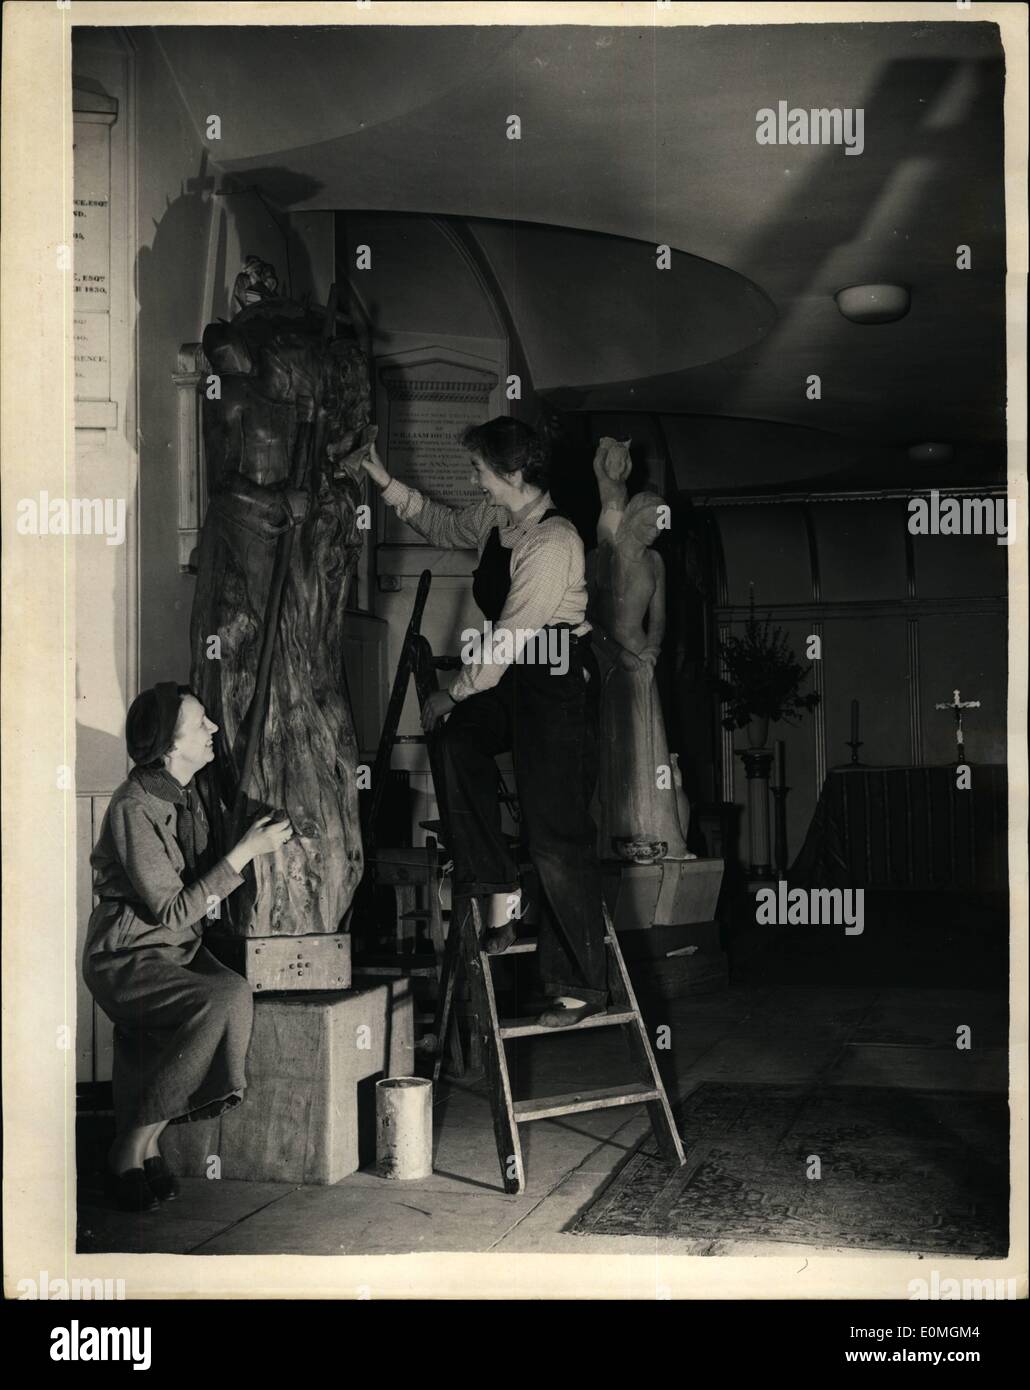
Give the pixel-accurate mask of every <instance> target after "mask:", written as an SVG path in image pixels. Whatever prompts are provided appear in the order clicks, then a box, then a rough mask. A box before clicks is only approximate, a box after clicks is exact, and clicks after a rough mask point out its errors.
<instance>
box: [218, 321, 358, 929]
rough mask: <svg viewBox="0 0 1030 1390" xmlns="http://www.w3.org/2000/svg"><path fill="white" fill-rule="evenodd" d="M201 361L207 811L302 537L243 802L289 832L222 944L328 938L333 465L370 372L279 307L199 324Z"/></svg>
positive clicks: (351, 830) (250, 885) (345, 858)
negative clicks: (212, 735)
mask: <svg viewBox="0 0 1030 1390" xmlns="http://www.w3.org/2000/svg"><path fill="white" fill-rule="evenodd" d="M204 350H205V354H206V356H207V358H208V361H209V363H210V365H211V370H212V372H213V373H214V374H215V375H217V377H218V380H219V389H220V398H217V399H207V398H205V401H204V440H205V450H206V457H207V466H208V484H209V494H210V495H209V502H208V509H207V514H206V516H205V520H204V525H203V529H202V532H201V540H200V545H199V548H198V572H197V588H196V593H195V597H194V604H193V613H192V621H191V645H192V670H191V683H192V686H193V689H194V690H195V691H196V693H197V695H198V696H199V698H200V699H201V701H202V703H203V704H204V706H205V708H206V709H207V710H208V711H209V712H210V714H211V718H212V719H213V720H214V722H215V723H216V724H218V725H219V726H220V730H221V732H220V735H219V739H218V756H217V761H216V764H215V776H216V786H215V788H214V789H213V790H214V792H215V795H211V794H210V793H209V795H208V798H207V799H208V803H209V809H213V807H214V804H215V803H216V802H217V800H219V799H220V800H221V801H222V802H223V803H224V804H225V805H227V806H228V805H231V804H232V801H233V798H234V795H235V790H236V779H237V777H238V774H239V770H240V768H241V766H242V763H243V750H244V747H245V744H246V736H247V726H246V720H247V714H248V711H249V710H250V707H251V700H252V696H253V694H254V689H255V677H256V673H257V668H258V661H259V654H260V651H261V645H262V636H263V633H264V631H265V627H266V624H267V622H268V611H269V605H268V596H269V589H270V581H271V578H272V574H273V570H274V567H275V560H276V551H277V545H278V543H279V541H280V538H281V537H282V535H283V534H284V532H285V531H286V530H288V529H289V528H290V527H294V528H296V534H295V537H294V542H293V546H292V551H291V554H290V562H289V568H288V570H287V572H286V578H285V582H284V586H283V591H282V603H281V609H280V611H279V616H278V624H277V626H276V636H275V645H274V647H273V650H272V661H271V674H270V685H269V690H268V698H267V709H266V710H265V711H264V712H263V717H262V718H261V723H260V736H259V738H258V742H257V752H256V757H255V761H254V768H253V774H252V777H251V779H250V782H249V783H248V787H247V809H248V810H250V811H255V810H260V809H263V808H268V807H272V808H276V809H279V810H283V811H285V812H286V813H287V814H288V816H289V817H290V820H291V821H292V823H293V826H294V829H295V832H296V833H295V835H294V837H293V839H292V840H291V841H290V842H289V843H288V844H286V845H283V846H282V848H281V849H279V850H277V851H276V852H275V853H274V854H271V855H268V856H266V857H265V858H264V859H261V860H258V861H255V863H254V865H253V866H252V872H251V871H250V870H248V873H247V875H245V879H246V882H245V885H244V887H242V888H240V890H239V891H238V893H237V894H236V897H235V899H234V908H235V911H234V921H233V928H234V930H235V931H236V932H237V933H239V934H242V935H246V936H275V935H306V934H313V933H318V932H335V931H337V930H339V928H340V926H341V923H342V922H343V920H344V918H345V916H346V914H347V912H348V910H349V908H350V905H351V901H352V898H353V894H354V892H355V890H356V888H357V885H358V883H359V881H360V879H361V876H362V871H363V857H362V849H361V832H360V826H359V821H358V797H357V763H358V750H357V742H356V738H355V734H354V728H353V723H352V717H351V711H350V706H349V701H348V697H347V692H346V678H345V673H344V669H343V618H344V611H345V607H346V596H347V585H348V583H349V581H350V578H351V575H352V574H353V571H354V568H355V565H356V562H357V557H358V554H359V552H360V549H361V543H362V537H361V533H360V532H359V531H358V530H357V528H356V524H355V519H356V511H357V507H358V505H359V504H360V502H361V486H360V483H359V482H358V481H357V479H356V478H355V476H354V472H353V470H349V469H346V468H343V469H340V468H337V467H335V466H334V464H333V459H334V458H336V457H339V456H340V455H341V454H347V453H349V451H350V448H351V445H352V443H353V441H354V440H355V438H356V437H357V436H358V434H359V433H360V431H361V429H362V428H363V427H364V426H365V424H366V423H367V421H368V418H369V382H368V370H367V363H366V359H365V357H364V354H363V352H362V351H361V348H360V347H359V345H358V344H357V342H356V341H355V340H354V339H353V337H350V338H343V339H337V340H327V339H326V338H325V336H324V334H323V325H322V319H321V317H320V316H319V315H318V314H317V313H315V312H313V311H311V310H308V309H305V308H304V307H303V306H301V305H298V304H294V303H292V302H290V301H287V300H270V299H264V300H261V301H260V302H259V303H255V304H252V305H251V306H250V307H249V308H248V309H245V310H244V311H243V312H242V313H240V314H237V315H236V317H235V318H234V319H233V321H232V322H231V323H229V324H226V323H219V324H212V325H209V327H208V329H207V330H206V332H205V334H204ZM298 465H302V466H300V467H298ZM298 476H300V477H302V478H303V485H302V486H300V487H298V486H297V479H298Z"/></svg>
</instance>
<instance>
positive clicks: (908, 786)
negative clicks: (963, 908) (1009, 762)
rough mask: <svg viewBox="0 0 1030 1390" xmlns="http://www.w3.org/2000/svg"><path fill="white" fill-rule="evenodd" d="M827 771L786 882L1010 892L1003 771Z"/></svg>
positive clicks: (982, 767)
mask: <svg viewBox="0 0 1030 1390" xmlns="http://www.w3.org/2000/svg"><path fill="white" fill-rule="evenodd" d="M968 766H969V786H968V788H962V787H960V786H959V785H958V782H959V778H958V776H957V769H956V767H954V766H947V765H944V766H941V765H939V766H936V767H863V766H843V767H835V768H831V769H830V772H829V774H828V775H827V778H826V781H825V783H824V784H823V789H822V792H821V794H820V796H819V801H818V803H817V805H816V808H815V813H814V815H813V817H812V823H811V825H810V826H809V830H808V834H807V836H806V837H805V842H804V844H803V845H802V848H801V851H800V853H799V854H798V856H797V858H796V859H795V861H794V863H793V865H792V866H791V869H790V872H789V875H788V877H789V881H790V883H791V884H792V885H796V886H799V887H819V888H869V889H887V890H895V891H896V890H905V889H923V890H934V891H965V892H973V891H975V892H982V893H989V892H1004V891H1005V888H1006V886H1007V882H1008V845H1007V801H1006V798H1007V786H1008V769H1007V767H1006V766H1005V765H1004V764H998V763H975V764H970V765H968Z"/></svg>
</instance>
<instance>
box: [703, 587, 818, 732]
mask: <svg viewBox="0 0 1030 1390" xmlns="http://www.w3.org/2000/svg"><path fill="white" fill-rule="evenodd" d="M722 659H723V663H724V666H725V670H726V678H725V679H723V678H721V677H720V679H719V680H718V681H717V682H716V689H717V690H718V693H719V696H720V698H721V699H722V700H723V701H724V703H725V704H726V706H727V710H726V716H725V718H724V719H723V721H722V723H723V728H725V729H743V728H744V727H745V726H746V725H747V724H749V723H750V722H751V720H752V719H755V718H757V719H771V720H773V721H776V720H779V719H782V720H785V721H786V722H787V723H788V724H795V723H797V722H798V718H799V717H800V715H802V714H804V713H805V712H806V711H810V710H813V709H814V708H815V707H816V705H817V704H818V703H819V694H818V692H817V691H815V690H810V691H808V692H806V693H805V694H801V686H802V685H803V684H804V682H805V680H806V679H807V678H808V676H809V675H810V674H811V671H812V667H811V666H810V665H809V666H804V665H802V663H801V662H800V661H799V660H798V659H797V657H796V656H795V655H794V652H793V650H792V648H791V646H790V644H789V643H788V641H787V636H786V633H785V632H784V631H783V629H782V628H780V627H770V625H769V619H768V618H766V619H765V620H764V621H761V622H760V621H759V620H758V618H757V617H756V616H755V598H754V593H753V592H752V595H751V612H750V615H749V617H748V620H747V622H746V623H745V625H744V633H743V636H737V635H731V636H729V637H727V638H726V640H725V641H724V642H723V644H722Z"/></svg>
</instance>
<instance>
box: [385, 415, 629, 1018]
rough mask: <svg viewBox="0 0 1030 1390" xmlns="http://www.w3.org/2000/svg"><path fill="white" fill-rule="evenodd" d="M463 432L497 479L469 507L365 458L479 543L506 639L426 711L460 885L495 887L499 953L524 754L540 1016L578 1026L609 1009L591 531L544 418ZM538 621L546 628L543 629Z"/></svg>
mask: <svg viewBox="0 0 1030 1390" xmlns="http://www.w3.org/2000/svg"><path fill="white" fill-rule="evenodd" d="M462 445H463V447H464V448H465V449H467V450H468V452H469V455H470V466H471V470H472V479H473V482H474V484H475V485H476V486H477V487H479V488H480V489H481V491H482V492H483V500H482V501H481V502H478V503H473V504H472V505H471V506H468V507H464V508H452V507H448V506H444V505H443V504H442V503H439V502H434V501H432V500H430V499H429V498H428V497H424V496H423V495H422V494H421V493H419V492H417V491H415V489H414V488H411V487H408V486H406V485H405V484H404V483H401V482H400V481H398V480H397V479H395V478H391V477H390V475H389V473H388V472H387V470H386V469H385V467H384V466H383V463H382V461H381V459H380V458H379V455H378V453H377V452H376V449H375V445H374V444H373V445H371V446H370V448H369V452H368V454H367V455H366V457H365V458H364V459H363V464H364V467H365V469H366V470H367V472H368V474H369V476H370V477H371V478H372V480H373V481H374V482H375V483H376V484H377V485H378V486H379V487H381V488H382V489H383V500H384V501H385V502H387V503H388V504H389V505H390V506H391V507H393V509H394V510H395V512H396V513H397V515H398V516H399V517H400V518H401V520H403V521H405V522H406V523H407V524H408V525H409V526H411V527H413V528H414V529H415V530H416V531H417V532H419V534H420V535H422V536H425V538H426V539H427V540H428V541H429V542H430V543H431V544H432V545H435V546H440V547H448V548H468V549H472V548H474V549H475V550H476V551H477V553H478V555H479V564H478V567H477V569H476V571H475V575H474V580H473V590H472V591H473V595H474V597H475V600H476V602H477V604H478V605H479V608H480V610H481V611H482V613H483V616H484V618H486V619H489V620H490V622H491V623H492V625H493V628H492V646H491V648H490V650H489V651H488V652H487V651H484V652H483V653H482V654H483V655H486V656H489V657H491V658H492V659H488V660H469V661H466V663H465V667H464V669H463V670H462V672H461V674H460V675H459V676H458V678H457V679H456V680H455V682H454V684H453V685H452V686H451V688H450V689H449V690H440V691H437V692H436V693H435V694H433V695H431V696H430V697H429V698H428V699H427V700H426V702H425V705H424V707H423V710H422V720H423V725H424V727H425V729H426V731H427V732H431V731H433V730H434V729H436V728H437V727H438V725H440V723H441V721H444V723H443V728H442V730H441V737H440V744H441V757H442V763H443V767H444V780H445V786H444V787H443V789H442V792H443V796H444V799H445V801H446V808H447V818H448V821H449V824H450V829H451V836H452V844H451V845H450V846H449V848H450V851H451V854H452V857H453V859H454V891H455V894H456V895H461V896H466V895H467V896H470V897H471V896H477V897H479V898H481V899H484V900H485V904H486V916H485V919H484V920H485V931H486V939H485V942H484V946H485V949H486V950H488V951H491V952H500V951H504V950H507V948H508V947H509V946H510V945H511V944H512V943H513V942H514V940H515V921H516V920H517V918H518V916H519V912H520V905H519V898H520V888H519V882H518V870H517V865H516V863H515V860H514V858H513V856H512V853H511V850H510V849H509V847H508V844H507V841H506V840H505V837H504V835H503V833H502V830H501V812H500V807H499V805H498V800H497V765H496V762H495V761H494V759H495V758H496V756H497V755H498V754H499V753H502V752H507V751H509V750H510V751H511V753H512V759H513V763H514V768H515V781H516V788H517V793H518V798H519V803H520V806H521V814H522V825H523V828H524V830H525V833H526V838H527V842H528V850H529V855H530V858H531V860H532V862H533V865H534V867H535V869H536V871H537V874H538V875H539V878H540V884H541V887H542V889H543V892H544V893H545V894H546V897H547V900H548V902H549V904H550V907H551V917H545V918H543V919H542V920H541V926H540V936H539V941H538V947H537V961H538V967H539V971H540V978H541V984H542V986H543V992H544V995H545V996H546V1000H547V1002H546V1006H545V1008H544V1009H543V1012H542V1013H541V1015H540V1019H539V1021H540V1023H541V1024H543V1025H545V1026H547V1027H552V1028H563V1027H568V1026H569V1025H570V1024H574V1023H578V1022H579V1021H580V1020H581V1019H583V1018H586V1017H587V1016H588V1015H590V1014H596V1013H601V1012H603V1011H604V1009H605V1007H606V1005H607V1000H608V986H607V963H606V954H605V944H604V920H603V914H602V906H601V876H600V867H599V864H598V859H597V849H596V833H597V832H596V827H595V825H594V822H593V820H592V818H591V815H590V809H589V808H590V800H591V797H592V795H593V791H594V786H595V784H596V780H597V747H598V743H597V740H598V708H599V706H598V701H599V693H600V678H599V674H598V668H597V662H596V659H595V657H594V655H593V652H592V651H591V646H590V641H589V633H590V624H589V623H588V622H587V621H586V603H587V589H586V580H585V567H584V555H583V543H582V541H581V540H580V537H579V534H578V532H577V531H576V528H575V527H574V526H573V525H572V523H571V522H570V521H568V520H566V518H564V517H562V516H560V515H559V514H558V513H557V511H556V510H555V508H554V507H553V506H552V504H551V497H550V494H549V493H548V491H547V453H546V448H545V446H544V444H543V441H542V440H541V439H540V438H539V436H538V435H537V434H536V432H535V431H534V430H533V429H531V428H530V427H529V426H528V425H526V424H524V423H522V422H521V421H519V420H515V419H512V418H509V417H507V416H499V417H498V418H497V419H494V420H490V421H489V422H488V423H486V424H484V425H477V426H474V427H472V428H470V429H468V430H466V431H465V433H464V435H463V437H462ZM531 633H533V634H535V633H539V634H540V639H538V640H536V641H528V640H527V637H528V634H531ZM485 646H486V644H485V643H484V647H485ZM506 657H507V658H508V659H507V660H505V658H506ZM520 658H522V659H520ZM440 790H441V789H438V794H439V792H440ZM552 919H553V920H552Z"/></svg>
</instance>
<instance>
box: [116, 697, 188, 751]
mask: <svg viewBox="0 0 1030 1390" xmlns="http://www.w3.org/2000/svg"><path fill="white" fill-rule="evenodd" d="M181 700H182V696H181V695H180V694H179V686H178V685H176V683H175V681H159V682H158V684H157V685H155V686H153V687H152V688H151V689H150V690H143V691H141V692H140V694H139V695H137V696H136V698H135V700H133V702H132V704H131V705H130V706H129V714H128V718H127V719H126V721H125V743H126V747H127V748H128V750H129V757H130V758H131V759H132V761H133V762H134V763H152V762H153V761H154V760H155V759H156V758H160V757H161V756H162V754H164V753H167V752H168V750H169V748H171V746H172V743H173V741H174V737H175V725H176V723H177V722H178V719H179V705H180V702H181Z"/></svg>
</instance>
